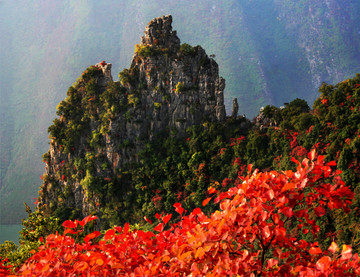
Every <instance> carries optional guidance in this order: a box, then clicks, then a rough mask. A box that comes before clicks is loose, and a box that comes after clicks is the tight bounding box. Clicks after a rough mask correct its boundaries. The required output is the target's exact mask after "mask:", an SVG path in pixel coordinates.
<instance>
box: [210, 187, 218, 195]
mask: <svg viewBox="0 0 360 277" xmlns="http://www.w3.org/2000/svg"><path fill="white" fill-rule="evenodd" d="M208 192H209V194H213V193H217V190H216V189H215V188H214V187H209V188H208Z"/></svg>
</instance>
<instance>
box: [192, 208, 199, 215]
mask: <svg viewBox="0 0 360 277" xmlns="http://www.w3.org/2000/svg"><path fill="white" fill-rule="evenodd" d="M199 213H201V209H200V208H196V209H194V210H193V211H192V214H199Z"/></svg>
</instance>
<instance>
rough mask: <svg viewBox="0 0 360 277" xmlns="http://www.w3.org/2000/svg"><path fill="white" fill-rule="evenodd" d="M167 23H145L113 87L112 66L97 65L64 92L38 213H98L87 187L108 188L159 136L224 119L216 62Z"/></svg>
mask: <svg viewBox="0 0 360 277" xmlns="http://www.w3.org/2000/svg"><path fill="white" fill-rule="evenodd" d="M171 23H172V17H171V16H170V15H168V16H163V17H160V18H156V19H154V20H152V21H151V22H150V23H149V25H148V26H147V27H146V30H145V35H144V36H143V37H142V38H141V44H139V45H136V51H135V54H134V56H133V59H132V63H131V66H130V68H129V69H125V70H124V71H122V72H120V73H119V77H120V82H113V80H112V76H111V64H109V63H106V62H105V61H103V62H101V63H98V64H96V65H95V66H93V67H90V68H89V69H88V70H86V71H85V72H84V73H83V75H82V78H81V79H80V80H79V81H78V83H77V84H76V86H75V87H72V88H70V89H69V92H68V97H67V98H66V99H65V100H64V101H63V102H62V103H60V108H58V114H59V115H60V118H59V120H57V121H56V120H55V121H56V122H55V121H54V125H53V126H52V127H50V128H49V129H51V130H52V132H51V136H52V141H51V144H50V150H49V152H48V153H47V154H45V155H46V168H45V170H46V174H45V175H44V176H45V177H44V184H43V185H42V187H41V191H40V197H39V206H38V207H39V209H41V210H43V211H44V212H46V213H47V214H52V213H54V211H59V210H61V209H63V210H66V209H70V210H76V211H78V213H79V214H78V215H79V217H84V216H86V215H88V214H89V213H91V212H96V213H97V214H101V213H100V210H101V201H102V199H100V197H99V195H98V194H97V193H96V190H94V189H93V188H92V186H93V183H94V182H97V183H99V182H100V183H104V184H105V185H106V184H107V183H110V182H111V180H112V179H113V177H114V176H116V174H119V172H120V171H121V168H122V167H123V166H124V165H126V164H129V163H132V162H137V161H138V157H137V153H138V152H139V151H140V150H142V149H143V147H144V145H145V144H146V142H147V141H149V140H152V139H154V138H155V137H156V135H157V134H160V133H161V134H165V135H167V136H168V135H170V133H171V135H174V134H175V135H176V136H180V137H181V136H184V135H185V132H186V129H187V128H188V127H190V126H193V125H197V124H201V123H204V122H206V121H208V122H215V121H223V120H224V119H225V117H226V113H225V106H224V94H223V91H224V88H225V80H224V79H223V78H221V77H219V69H218V65H217V63H216V62H215V61H214V60H213V59H212V58H209V57H208V56H207V54H206V53H205V50H204V49H203V48H201V47H200V46H196V47H192V46H190V45H188V44H182V45H180V39H179V38H178V37H177V35H176V32H175V31H173V30H172V26H171ZM79 97H80V98H81V99H79ZM75 101H77V102H75ZM80 119H81V120H80ZM54 126H55V127H54ZM69 137H71V140H70V142H69ZM64 149H65V150H64ZM89 164H91V166H90V167H89ZM123 190H125V191H126V188H124V189H123ZM59 195H64V197H60V198H59Z"/></svg>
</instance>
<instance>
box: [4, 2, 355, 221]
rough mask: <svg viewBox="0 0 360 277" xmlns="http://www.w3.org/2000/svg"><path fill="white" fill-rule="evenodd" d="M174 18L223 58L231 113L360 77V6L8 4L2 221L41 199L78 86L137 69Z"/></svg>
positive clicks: (187, 36)
mask: <svg viewBox="0 0 360 277" xmlns="http://www.w3.org/2000/svg"><path fill="white" fill-rule="evenodd" d="M163 14H172V15H173V18H174V22H173V27H174V29H175V30H177V31H178V34H179V37H180V38H181V39H182V41H181V42H187V43H189V44H192V45H197V44H199V45H202V46H203V47H204V48H205V49H206V50H207V52H208V53H209V54H215V55H216V58H215V59H216V61H217V62H218V64H219V68H220V75H221V76H223V77H224V78H225V79H226V89H225V103H226V104H227V110H228V111H229V110H230V109H231V106H230V103H231V101H232V98H233V97H234V96H236V97H238V99H239V112H240V113H245V114H246V115H247V116H250V117H252V116H254V115H255V114H256V112H257V110H258V109H259V107H261V106H264V105H266V104H274V105H278V106H279V105H282V103H283V102H289V101H291V100H292V99H294V98H296V97H299V98H305V99H306V100H308V101H311V100H313V99H315V97H316V96H317V92H316V91H317V87H318V86H319V84H320V83H321V82H322V81H327V82H330V83H336V82H339V81H341V80H343V79H344V78H347V77H351V76H353V75H354V74H355V73H356V72H360V63H359V61H360V52H359V51H360V50H359V49H360V33H359V32H360V28H359V26H360V17H359V14H360V3H359V1H357V0H347V1H342V0H301V1H296V2H294V1H288V0H256V1H251V0H244V1H235V0H222V1H215V0H211V1H196V2H194V1H189V0H184V1H173V0H168V1H165V0H161V1H155V0H148V1H145V0H141V1H130V0H122V1H115V0H113V1H94V0H84V1H74V0H66V1H45V0H37V1H32V2H29V1H25V0H18V1H10V0H3V1H1V2H0V23H1V24H0V35H1V37H2V38H3V39H2V42H1V44H0V62H1V64H2V65H3V66H2V67H1V69H0V93H1V101H0V115H1V118H0V156H1V161H0V203H1V204H0V205H1V206H0V221H1V223H10V222H18V221H19V219H20V218H21V217H22V216H23V215H24V213H23V204H22V202H24V201H26V202H28V203H31V202H32V201H33V200H32V198H33V197H36V196H37V190H38V186H39V183H40V180H39V176H40V175H41V173H42V172H43V164H42V162H41V155H42V153H44V152H45V151H46V150H47V148H48V145H47V142H48V138H47V127H48V126H49V125H50V124H51V120H52V119H53V118H54V115H55V107H56V105H57V103H58V102H60V100H61V99H63V98H64V96H65V94H66V90H67V88H68V86H69V85H70V84H71V83H72V82H74V81H75V78H76V76H78V75H79V74H80V72H82V71H83V70H84V69H85V68H86V67H88V66H89V65H91V64H95V63H97V62H99V61H101V60H106V61H108V62H111V63H112V64H113V75H114V79H117V77H116V76H117V72H119V71H121V70H122V69H123V68H124V67H128V66H129V64H130V61H131V57H132V55H133V51H134V44H136V43H139V37H140V35H141V34H142V32H143V28H144V26H145V25H146V24H147V23H148V22H149V21H150V20H151V19H152V18H154V17H158V16H160V15H163Z"/></svg>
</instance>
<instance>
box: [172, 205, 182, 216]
mask: <svg viewBox="0 0 360 277" xmlns="http://www.w3.org/2000/svg"><path fill="white" fill-rule="evenodd" d="M173 206H174V207H175V211H176V212H177V213H179V214H180V215H182V213H183V212H184V208H183V207H181V204H180V203H175V204H174V205H173Z"/></svg>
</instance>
